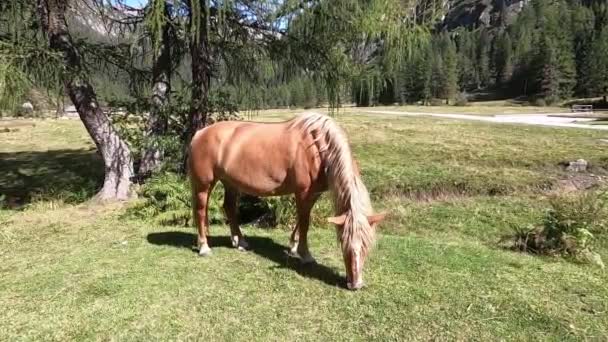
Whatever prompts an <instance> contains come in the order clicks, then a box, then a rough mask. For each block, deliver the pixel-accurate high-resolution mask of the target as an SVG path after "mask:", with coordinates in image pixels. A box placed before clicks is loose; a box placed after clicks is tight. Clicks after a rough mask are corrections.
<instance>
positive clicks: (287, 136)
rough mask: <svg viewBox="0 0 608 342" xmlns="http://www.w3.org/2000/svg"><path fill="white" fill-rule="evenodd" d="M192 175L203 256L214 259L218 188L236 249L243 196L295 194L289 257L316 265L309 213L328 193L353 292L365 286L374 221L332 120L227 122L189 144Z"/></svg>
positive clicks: (312, 116)
mask: <svg viewBox="0 0 608 342" xmlns="http://www.w3.org/2000/svg"><path fill="white" fill-rule="evenodd" d="M189 153H190V156H189V175H190V179H191V182H192V189H193V190H192V191H193V196H192V197H193V212H194V217H195V221H196V224H197V227H198V247H199V254H200V255H202V256H205V255H209V254H210V253H211V249H210V248H209V245H208V243H207V235H208V234H209V222H208V219H207V203H208V200H209V197H210V193H211V191H212V190H213V187H214V185H215V183H216V182H217V181H218V180H219V181H221V182H222V183H223V185H224V189H225V196H224V205H223V207H224V212H225V214H226V217H227V219H228V223H229V225H230V233H231V236H232V245H233V246H234V247H235V248H239V249H246V248H247V247H248V246H247V243H246V242H245V240H244V238H243V234H242V233H241V230H240V228H239V225H238V222H237V199H238V194H239V193H240V192H243V193H247V194H250V195H254V196H280V195H287V194H295V199H296V207H297V224H296V226H295V227H294V229H293V231H292V233H291V238H290V252H291V253H292V254H294V255H297V256H299V257H300V259H301V260H302V262H304V263H310V262H314V259H313V257H312V256H311V254H310V251H309V250H308V240H307V235H308V227H309V223H310V211H311V209H312V207H313V205H314V203H315V201H316V200H317V199H318V198H319V195H320V194H321V193H322V192H324V191H327V190H328V189H329V190H331V193H332V194H333V199H334V209H335V212H336V216H335V217H331V218H329V219H328V221H329V222H331V223H334V224H335V225H336V228H337V235H338V240H339V241H340V243H341V246H342V255H343V257H344V265H345V268H346V280H347V286H348V288H349V289H353V290H354V289H359V288H361V287H362V286H363V277H362V271H363V263H364V261H365V258H366V256H367V254H368V252H369V250H370V248H371V247H372V244H373V242H374V236H375V230H376V225H377V224H378V223H379V222H380V221H381V220H382V219H383V218H384V214H376V215H374V214H373V212H372V206H371V202H370V198H369V194H368V192H367V189H366V188H365V186H364V185H363V182H362V181H361V176H360V174H359V169H358V168H357V165H356V163H355V162H354V160H353V157H352V154H351V150H350V147H349V144H348V140H347V138H346V135H345V133H344V132H343V131H342V129H341V128H340V127H339V126H338V125H337V124H336V123H335V121H334V120H332V119H331V118H329V117H328V116H325V115H322V114H317V113H306V114H302V115H299V116H297V117H295V118H293V119H291V120H289V121H285V122H279V123H256V122H243V121H224V122H219V123H216V124H213V125H211V126H208V127H206V128H204V129H202V130H200V131H198V132H197V133H196V135H195V136H194V138H193V139H192V143H191V145H190V151H189Z"/></svg>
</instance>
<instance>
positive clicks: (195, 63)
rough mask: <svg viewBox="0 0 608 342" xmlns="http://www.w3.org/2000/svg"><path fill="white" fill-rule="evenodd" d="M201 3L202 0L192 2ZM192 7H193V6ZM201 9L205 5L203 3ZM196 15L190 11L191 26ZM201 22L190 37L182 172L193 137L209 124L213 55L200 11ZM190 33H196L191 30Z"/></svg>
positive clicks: (204, 21)
mask: <svg viewBox="0 0 608 342" xmlns="http://www.w3.org/2000/svg"><path fill="white" fill-rule="evenodd" d="M192 1H201V0H192ZM191 7H192V6H191ZM201 7H202V8H204V5H203V4H202V1H201ZM194 15H196V14H195V13H193V11H190V25H193V23H194V20H193V16H194ZM200 16H201V18H200V20H198V22H199V27H198V30H197V34H196V35H195V37H190V54H191V57H192V63H191V64H192V65H191V68H192V94H191V104H190V105H191V107H190V115H189V118H188V128H187V131H186V138H185V145H184V148H185V152H186V153H184V162H183V163H182V170H183V171H184V172H186V170H187V162H188V161H187V159H188V153H187V151H188V147H189V146H190V141H191V140H192V137H193V136H194V134H195V133H196V131H198V130H199V129H201V128H203V127H205V124H206V122H207V113H208V111H209V87H210V84H211V63H212V61H211V53H210V48H209V30H208V24H209V23H208V18H207V13H206V12H205V11H204V10H203V11H200ZM190 32H194V31H193V30H192V28H191V30H190Z"/></svg>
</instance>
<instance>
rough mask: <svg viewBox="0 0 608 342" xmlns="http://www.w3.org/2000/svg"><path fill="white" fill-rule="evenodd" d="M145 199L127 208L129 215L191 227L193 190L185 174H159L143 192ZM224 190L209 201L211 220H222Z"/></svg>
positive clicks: (214, 194) (217, 192)
mask: <svg viewBox="0 0 608 342" xmlns="http://www.w3.org/2000/svg"><path fill="white" fill-rule="evenodd" d="M139 195H140V196H141V197H142V200H141V201H139V202H138V203H137V204H135V205H134V206H132V207H131V208H129V209H128V210H127V214H128V215H131V216H134V217H137V218H144V219H152V220H153V221H155V222H157V223H159V224H166V225H176V224H180V225H184V226H188V225H190V224H191V223H193V222H191V220H192V191H191V189H190V183H189V182H188V181H187V180H186V179H185V177H182V176H179V175H178V174H175V173H170V172H165V173H158V174H156V175H155V176H153V177H151V178H150V179H149V180H148V181H147V182H146V184H144V185H142V187H141V188H140V191H139ZM222 197H223V191H217V189H216V191H213V194H212V196H211V200H210V201H209V209H208V213H209V222H210V223H219V222H221V221H222V220H223V216H222V207H221V204H222Z"/></svg>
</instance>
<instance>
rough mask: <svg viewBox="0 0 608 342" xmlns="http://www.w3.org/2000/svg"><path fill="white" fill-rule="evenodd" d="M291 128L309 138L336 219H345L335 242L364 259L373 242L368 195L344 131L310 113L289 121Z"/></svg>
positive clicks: (327, 118) (324, 117)
mask: <svg viewBox="0 0 608 342" xmlns="http://www.w3.org/2000/svg"><path fill="white" fill-rule="evenodd" d="M290 127H291V128H296V129H300V130H301V131H302V132H303V133H304V134H311V135H312V137H313V139H314V141H315V145H316V146H317V149H318V150H319V153H320V157H321V160H322V163H323V167H324V169H325V173H326V174H327V177H328V184H329V188H330V191H331V193H332V195H333V203H334V210H335V214H336V215H345V216H346V220H345V223H344V226H343V228H342V229H339V230H338V239H339V240H340V241H341V242H342V248H343V249H344V250H352V249H353V248H357V247H360V248H361V251H362V252H363V253H364V255H367V253H368V252H369V249H370V248H371V247H372V245H373V243H374V240H375V232H374V229H373V228H372V227H371V226H370V224H369V222H368V219H367V216H368V215H371V214H372V206H371V201H370V198H369V193H368V192H367V189H366V187H365V185H364V184H363V182H362V181H361V176H360V175H359V173H358V172H357V170H356V168H355V165H354V164H353V157H352V152H351V149H350V146H349V143H348V139H347V137H346V134H345V133H344V131H343V130H342V129H341V128H340V127H339V126H338V125H337V124H336V122H335V121H334V120H333V119H332V118H330V117H328V116H326V115H323V114H319V113H314V112H309V113H303V114H300V115H298V116H297V117H295V118H294V119H293V120H292V123H291V125H290Z"/></svg>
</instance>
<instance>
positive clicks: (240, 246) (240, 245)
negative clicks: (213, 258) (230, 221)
mask: <svg viewBox="0 0 608 342" xmlns="http://www.w3.org/2000/svg"><path fill="white" fill-rule="evenodd" d="M232 247H234V248H236V249H237V250H239V251H243V252H244V251H247V250H248V249H249V244H248V243H247V241H245V239H244V238H242V237H241V238H239V237H238V236H233V237H232Z"/></svg>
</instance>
